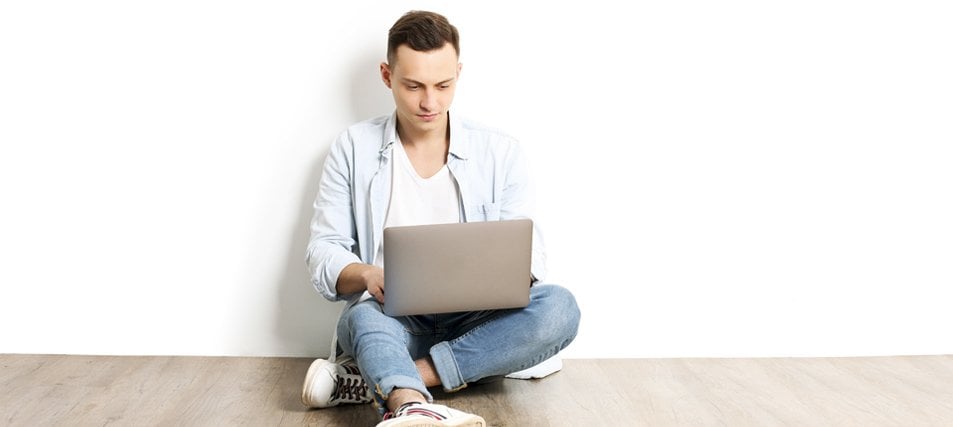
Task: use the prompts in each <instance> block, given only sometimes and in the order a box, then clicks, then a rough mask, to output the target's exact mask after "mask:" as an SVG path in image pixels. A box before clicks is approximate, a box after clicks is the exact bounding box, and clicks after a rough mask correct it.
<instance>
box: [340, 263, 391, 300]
mask: <svg viewBox="0 0 953 427" xmlns="http://www.w3.org/2000/svg"><path fill="white" fill-rule="evenodd" d="M335 289H336V290H337V293H338V294H339V295H349V294H355V293H358V292H364V291H365V290H366V291H368V292H369V293H370V294H371V295H372V296H373V297H374V298H375V299H377V301H379V302H380V303H382V304H383V303H384V269H382V268H380V267H378V266H376V265H370V264H361V263H357V262H356V263H354V264H350V265H348V266H347V267H344V270H341V274H340V275H339V276H338V282H337V285H336V286H335Z"/></svg>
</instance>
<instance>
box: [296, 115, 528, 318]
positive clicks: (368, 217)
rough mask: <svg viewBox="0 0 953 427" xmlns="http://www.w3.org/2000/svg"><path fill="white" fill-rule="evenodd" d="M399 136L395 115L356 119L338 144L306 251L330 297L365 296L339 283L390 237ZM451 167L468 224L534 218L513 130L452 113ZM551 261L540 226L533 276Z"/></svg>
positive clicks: (326, 171)
mask: <svg viewBox="0 0 953 427" xmlns="http://www.w3.org/2000/svg"><path fill="white" fill-rule="evenodd" d="M396 141H397V118H396V113H394V114H391V115H390V116H381V117H378V118H375V119H371V120H367V121H364V122H360V123H357V124H355V125H352V126H351V127H349V128H348V129H347V130H346V131H344V132H343V133H341V135H340V136H339V137H338V138H337V139H336V140H335V141H334V143H333V144H332V145H331V152H330V153H329V154H328V158H327V160H326V161H325V163H324V172H323V173H322V175H321V181H320V184H319V186H318V195H317V198H316V199H315V201H314V217H313V218H312V220H311V240H310V241H309V242H308V254H307V262H308V268H309V270H310V272H311V283H312V284H313V285H314V287H315V289H317V290H318V292H320V293H321V295H323V296H324V297H325V298H327V299H329V300H332V301H336V300H341V299H350V300H352V301H353V300H355V299H356V298H358V297H359V296H360V295H359V294H355V295H338V294H337V292H336V291H335V285H336V284H337V280H338V276H339V275H340V274H341V270H343V269H344V268H345V267H347V266H348V265H350V264H352V263H365V264H370V263H373V262H374V256H375V255H376V254H377V247H378V245H380V244H381V242H382V239H383V235H384V219H385V216H386V214H387V204H388V203H389V200H390V191H391V173H390V171H391V167H392V154H393V145H394V143H395V142H396ZM447 167H448V168H449V169H450V173H451V175H452V176H453V178H454V179H455V180H456V182H457V186H458V187H459V190H460V201H461V203H460V209H461V212H460V217H461V218H462V219H463V221H464V222H474V221H499V220H505V219H518V218H532V207H533V202H532V195H531V188H530V185H531V184H530V180H529V173H528V168H527V164H526V160H525V158H524V156H523V152H522V150H521V149H520V147H519V144H518V143H517V142H516V140H515V139H513V138H512V137H510V136H509V135H506V134H505V133H502V132H500V131H498V130H495V129H492V128H488V127H485V126H482V125H479V124H476V123H474V122H470V121H467V120H464V119H461V118H458V117H456V116H454V115H452V114H451V115H450V153H449V155H448V156H447ZM385 256H386V254H385ZM545 261H546V255H545V250H544V248H543V241H542V237H541V234H540V232H539V228H538V227H536V226H534V230H533V255H532V266H531V269H530V270H531V273H532V275H533V278H534V280H536V281H539V280H542V279H543V277H544V276H545V272H546V268H545ZM385 287H386V283H385Z"/></svg>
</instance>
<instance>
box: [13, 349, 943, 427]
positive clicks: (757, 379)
mask: <svg viewBox="0 0 953 427" xmlns="http://www.w3.org/2000/svg"><path fill="white" fill-rule="evenodd" d="M309 363H310V360H308V359H294V358H207V357H103V356H99V357H95V356H39V355H0V385H2V389H0V416H2V418H0V425H29V426H34V425H106V424H110V425H170V424H177V425H179V424H185V425H235V424H244V425H256V426H257V425H265V426H267V425H319V426H373V425H374V424H375V423H376V422H377V421H378V418H377V415H376V413H375V412H374V410H373V409H372V407H371V406H370V405H360V406H347V407H338V408H331V409H324V410H307V409H305V408H304V407H303V406H302V405H301V403H300V401H299V398H300V394H301V383H302V380H303V377H304V374H305V371H306V370H307V368H308V365H309ZM436 397H437V399H438V401H439V402H440V403H444V404H448V405H451V406H453V407H455V408H458V409H461V410H465V411H468V412H473V413H477V414H480V415H482V416H483V417H484V418H486V420H487V422H488V423H489V425H493V426H503V425H506V426H600V425H605V426H623V425H624V426H630V425H647V426H666V425H689V426H696V425H699V426H706V425H729V426H744V425H754V426H771V425H810V426H822V425H836V426H848V425H856V426H880V425H896V426H925V425H947V426H950V425H953V356H912V357H880V358H803V359H800V358H799V359H789V358H782V359H599V360H566V361H565V367H564V369H563V371H562V372H560V373H557V374H555V375H553V376H551V377H549V378H547V379H543V380H534V381H520V380H504V381H500V382H496V383H491V384H484V385H479V386H473V387H470V388H468V389H465V390H462V391H460V392H457V393H454V394H444V393H438V394H436Z"/></svg>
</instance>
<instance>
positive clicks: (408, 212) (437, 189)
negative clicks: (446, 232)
mask: <svg viewBox="0 0 953 427" xmlns="http://www.w3.org/2000/svg"><path fill="white" fill-rule="evenodd" d="M393 159H394V161H392V162H391V173H392V176H391V187H390V188H391V190H390V203H389V204H388V206H387V217H386V219H385V220H384V227H385V228H387V227H393V226H401V225H423V224H450V223H456V222H460V190H459V189H458V188H457V182H456V181H455V180H454V179H453V176H452V175H450V169H449V168H447V165H446V164H444V165H443V167H442V168H440V170H439V171H437V173H436V174H434V176H432V177H430V178H421V177H420V175H418V174H417V170H416V169H414V165H413V164H412V163H410V158H409V157H407V152H406V151H405V150H404V146H403V144H402V143H401V142H400V137H398V138H397V140H396V141H395V142H394V155H393ZM374 265H376V266H378V267H382V268H383V267H384V245H380V247H379V248H378V249H377V256H376V257H374Z"/></svg>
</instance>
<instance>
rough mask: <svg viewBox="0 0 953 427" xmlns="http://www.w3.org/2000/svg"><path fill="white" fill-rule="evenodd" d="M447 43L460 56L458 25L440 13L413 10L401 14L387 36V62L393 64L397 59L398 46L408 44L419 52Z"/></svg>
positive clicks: (438, 47)
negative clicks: (452, 23)
mask: <svg viewBox="0 0 953 427" xmlns="http://www.w3.org/2000/svg"><path fill="white" fill-rule="evenodd" d="M447 43H450V44H451V45H452V46H453V50H455V51H456V52H457V56H460V33H458V32H457V27H454V26H453V25H450V21H447V18H446V17H444V16H443V15H441V14H439V13H434V12H425V11H421V10H412V11H410V12H407V13H405V14H404V16H401V17H400V19H398V20H397V22H395V23H394V26H393V27H390V32H389V33H388V36H387V62H389V63H390V64H393V63H394V61H395V60H396V59H397V57H396V56H397V48H398V47H400V45H403V44H406V45H407V47H409V48H411V49H413V50H416V51H418V52H429V51H432V50H437V49H440V48H442V47H443V46H444V45H446V44H447Z"/></svg>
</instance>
